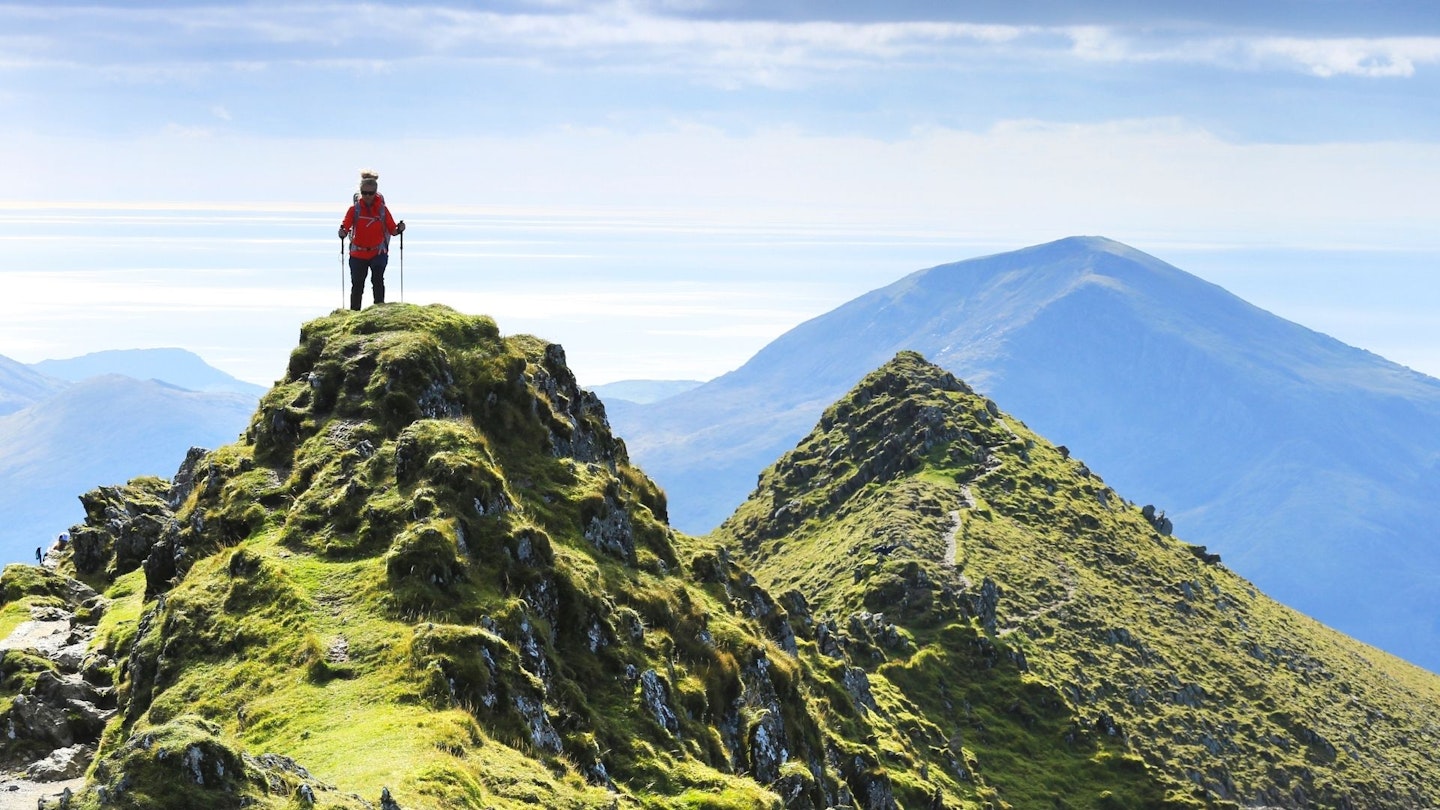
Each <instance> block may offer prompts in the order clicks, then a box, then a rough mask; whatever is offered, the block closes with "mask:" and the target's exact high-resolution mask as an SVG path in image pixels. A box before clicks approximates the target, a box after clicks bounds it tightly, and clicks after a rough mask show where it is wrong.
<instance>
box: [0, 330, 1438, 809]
mask: <svg viewBox="0 0 1440 810" xmlns="http://www.w3.org/2000/svg"><path fill="white" fill-rule="evenodd" d="M82 501H83V503H84V506H85V509H86V513H87V518H86V521H85V523H84V524H83V525H82V526H78V527H76V529H75V530H74V532H73V540H72V542H71V543H70V545H69V546H68V547H67V548H66V549H65V550H64V552H63V553H61V554H59V555H52V556H53V559H52V563H58V571H51V570H47V569H40V568H35V567H32V566H25V565H12V566H9V567H7V568H6V569H5V571H4V574H3V575H0V633H9V631H11V630H15V631H17V632H18V631H19V630H20V629H22V628H25V627H27V626H30V625H34V624H36V623H39V622H41V620H42V619H43V622H47V623H50V624H60V625H62V627H61V628H60V629H59V630H58V631H57V634H58V635H56V636H55V637H56V638H62V639H64V640H65V644H66V645H67V647H66V649H65V650H64V651H61V652H60V653H58V654H53V651H52V653H47V652H46V651H45V650H43V649H40V647H43V646H45V645H43V644H42V645H37V646H34V647H23V646H22V647H18V648H9V649H6V648H5V646H4V645H0V728H3V729H6V730H7V732H9V733H7V734H6V735H5V737H3V738H0V769H5V768H12V767H16V766H17V765H18V764H22V763H25V762H36V761H37V760H38V759H39V758H41V757H48V760H47V761H54V760H55V759H56V757H57V756H59V754H60V752H61V751H62V750H71V749H72V748H73V747H75V746H80V747H84V746H93V764H91V765H90V767H89V770H88V773H87V774H86V781H85V785H84V789H83V790H80V791H79V792H78V794H77V795H76V796H75V798H74V799H73V800H72V801H71V804H70V806H71V807H75V808H82V809H83V810H99V808H102V807H103V808H111V807H121V808H161V809H162V810H164V809H167V808H232V807H242V806H246V807H257V808H301V807H324V808H353V809H355V810H358V809H359V808H372V810H373V808H375V807H379V808H382V810H394V808H397V807H399V808H405V810H417V808H419V809H422V810H424V809H428V808H437V809H438V808H490V807H495V808H507V807H514V808H519V807H537V806H543V807H556V808H666V809H668V808H711V809H712V810H718V809H720V808H767V807H768V808H778V807H782V806H783V807H794V808H829V807H836V808H843V807H850V808H866V810H888V809H889V808H1004V807H1014V808H1028V807H1047V808H1048V807H1076V808H1090V807H1095V808H1102V807H1157V808H1164V807H1170V808H1183V807H1204V806H1210V807H1227V806H1234V805H1235V804H1236V803H1237V802H1242V801H1243V802H1253V801H1256V800H1259V801H1261V802H1262V803H1265V804H1270V805H1278V806H1287V807H1302V806H1327V807H1345V806H1378V805H1381V804H1383V805H1386V806H1399V807H1405V806H1415V807H1419V806H1423V804H1424V803H1425V802H1429V801H1433V799H1434V797H1435V796H1436V795H1437V791H1436V787H1435V785H1434V778H1435V777H1433V776H1432V775H1431V774H1433V773H1434V771H1435V762H1434V756H1435V755H1434V753H1433V751H1434V749H1435V745H1434V743H1435V741H1436V740H1435V735H1436V733H1437V729H1440V722H1437V714H1440V710H1437V708H1436V707H1437V706H1440V688H1437V686H1436V683H1435V678H1434V677H1433V676H1429V675H1426V674H1425V673H1423V672H1421V671H1419V670H1416V669H1414V668H1412V667H1408V666H1406V665H1403V664H1400V663H1398V662H1396V661H1395V660H1394V659H1390V658H1388V657H1386V656H1384V655H1382V654H1378V653H1375V652H1374V651H1373V650H1369V649H1368V648H1364V647H1363V646H1361V645H1358V644H1355V643H1354V642H1351V641H1349V640H1346V639H1342V638H1340V637H1338V636H1335V635H1334V634H1333V633H1328V632H1327V631H1324V630H1323V628H1317V627H1316V626H1314V625H1313V623H1310V622H1306V621H1304V620H1303V619H1301V618H1299V617H1297V616H1295V614H1293V613H1290V612H1288V611H1285V610H1283V609H1281V608H1279V607H1278V606H1275V605H1274V604H1273V603H1270V602H1269V601H1268V600H1265V599H1264V597H1261V596H1259V595H1258V594H1254V593H1253V592H1252V590H1251V589H1249V587H1248V586H1247V585H1246V584H1245V583H1244V582H1243V581H1241V580H1239V579H1238V578H1235V577H1233V576H1232V575H1230V574H1228V572H1226V571H1224V569H1223V568H1222V567H1220V566H1218V565H1215V564H1214V560H1213V559H1210V558H1208V557H1207V555H1205V554H1204V553H1203V552H1202V551H1200V550H1198V549H1194V548H1192V547H1189V546H1186V545H1185V544H1182V543H1180V542H1178V541H1175V540H1173V539H1169V538H1167V537H1164V536H1163V535H1162V534H1161V533H1160V532H1159V531H1158V529H1157V528H1156V527H1157V525H1158V526H1163V525H1164V523H1163V520H1162V519H1161V518H1160V517H1159V516H1153V515H1152V516H1151V517H1149V518H1147V517H1146V516H1144V515H1143V514H1142V513H1141V512H1140V510H1138V509H1136V508H1134V507H1133V506H1132V505H1129V504H1125V503H1124V502H1123V501H1121V500H1120V498H1119V496H1117V495H1114V493H1111V492H1110V491H1109V490H1108V489H1107V488H1105V487H1104V485H1103V483H1101V482H1099V481H1098V479H1097V478H1095V477H1094V475H1093V474H1091V473H1088V472H1082V471H1081V467H1080V465H1079V463H1078V462H1075V461H1073V460H1070V459H1066V458H1064V457H1063V454H1062V452H1061V451H1059V450H1057V449H1055V448H1053V447H1050V446H1049V445H1048V444H1046V443H1044V442H1043V440H1040V439H1039V438H1038V437H1034V436H1033V434H1030V433H1029V432H1028V430H1026V429H1025V428H1024V426H1023V425H1020V424H1019V423H1018V422H1015V421H1014V420H1011V419H1008V418H1007V417H1005V416H1004V415H1003V414H1002V413H1001V412H1000V411H999V409H998V408H997V407H996V406H995V405H994V404H993V403H990V402H988V401H986V400H984V399H982V398H979V397H976V396H975V395H974V394H973V393H971V392H970V391H969V389H968V388H967V387H966V386H965V385H964V384H963V383H960V382H959V381H958V380H956V379H955V378H954V377H953V376H950V375H948V374H946V373H944V372H941V371H940V370H939V369H936V368H935V367H933V366H930V365H929V364H927V363H925V362H924V361H922V360H921V359H920V358H919V357H918V356H916V355H911V354H904V355H901V356H899V357H897V358H896V359H895V360H894V361H893V362H892V363H890V364H887V365H886V366H885V367H883V368H882V369H881V370H879V371H877V372H875V373H874V374H872V375H871V376H870V377H868V378H867V379H866V382H865V383H864V384H862V385H861V386H860V387H859V388H858V389H856V391H855V392H853V393H852V394H850V395H848V396H847V397H845V398H843V399H842V400H841V401H840V402H839V403H837V404H836V405H835V406H834V407H833V408H832V409H830V410H829V411H827V414H826V416H825V418H824V419H823V420H822V421H821V424H820V426H819V427H817V429H816V432H815V433H814V434H812V436H811V437H809V438H807V440H806V441H805V442H803V443H802V444H801V445H800V446H799V447H798V448H797V449H796V450H795V451H794V453H792V454H791V455H790V456H787V458H786V460H785V461H784V462H782V463H781V464H779V465H777V466H776V467H775V468H774V469H773V470H771V471H769V472H767V473H766V476H765V477H764V478H762V482H761V487H760V489H759V490H758V491H757V494H756V497H755V498H753V499H752V500H751V501H750V502H748V503H747V504H746V505H745V507H744V508H742V509H741V510H740V511H738V512H737V513H736V515H735V516H734V517H733V518H732V520H731V521H730V522H728V523H727V524H726V526H725V528H724V529H723V530H722V531H720V532H717V533H716V534H714V535H713V536H710V537H706V538H694V537H687V536H685V535H683V534H679V533H676V532H675V531H673V530H672V529H671V528H670V527H669V525H668V523H667V517H666V513H667V503H666V499H665V496H664V493H663V492H661V491H660V490H659V489H658V488H657V487H656V486H655V485H654V483H653V482H651V481H650V479H648V478H647V477H646V476H645V475H644V474H643V473H642V472H641V471H640V470H638V469H637V468H635V467H634V466H632V465H631V463H630V461H629V457H628V453H627V451H626V448H625V445H624V443H623V442H622V441H621V440H619V439H618V438H616V437H615V436H614V435H613V434H612V433H611V431H610V428H609V425H608V423H607V420H606V414H605V409H604V407H603V405H602V404H601V403H600V401H599V400H598V399H597V398H595V397H594V396H593V395H591V394H589V393H588V392H585V391H583V390H581V389H580V388H579V387H578V386H577V385H576V383H575V379H574V377H573V375H572V374H571V373H570V371H569V369H568V368H567V367H566V365H565V360H564V353H563V351H562V350H561V349H560V347H558V346H555V345H552V344H547V343H545V342H544V341H541V340H538V339H535V338H533V337H528V336H512V337H502V336H500V334H499V331H498V329H497V327H496V325H495V323H494V322H493V321H492V320H490V319H488V318H484V317H474V316H466V315H462V314H459V313H456V312H454V311H453V310H450V309H448V308H445V307H441V306H431V307H416V306H410V305H403V304H402V305H387V306H382V307H376V308H372V309H370V310H366V311H364V312H361V313H349V312H338V313H336V314H334V315H332V316H330V317H327V318H321V319H318V320H315V321H311V322H310V323H307V324H305V325H304V327H303V328H302V330H301V335H300V343H299V346H298V347H297V348H296V349H295V351H294V352H293V353H292V355H291V358H290V362H289V366H288V368H287V370H286V374H285V376H284V378H283V379H282V380H281V381H280V382H279V383H277V385H276V386H275V387H274V388H272V389H271V390H270V391H269V392H268V393H267V394H266V395H265V396H264V398H263V399H262V400H261V403H260V406H259V409H258V410H257V411H256V413H255V415H254V417H253V418H252V420H251V422H250V426H249V428H248V430H247V431H246V433H245V435H244V436H243V437H242V439H241V441H239V442H238V443H235V444H231V445H228V446H225V447H221V448H219V449H217V450H215V451H212V452H201V451H196V452H192V453H191V454H190V456H189V457H188V458H187V459H186V462H185V464H184V465H183V466H182V468H181V469H180V470H179V471H178V472H177V474H176V475H175V476H174V478H173V480H164V479H159V478H142V479H135V480H132V481H131V482H129V483H128V484H126V485H123V486H115V487H102V488H99V489H96V490H93V491H91V492H89V493H87V494H86V495H85V496H83V498H82ZM1016 560H1024V561H1025V564H1024V565H1023V566H1022V565H1015V564H1013V563H1014V562H1015V561H1016ZM1222 600H1223V601H1224V603H1225V606H1224V607H1221V606H1220V603H1221V601H1222ZM1137 605H1138V607H1137ZM1242 621H1243V622H1244V623H1245V624H1247V625H1249V626H1250V627H1252V628H1254V629H1253V632H1251V631H1244V632H1242V631H1239V630H1236V629H1235V628H1237V627H1239V625H1240V623H1241V622H1242ZM32 629H33V628H32ZM1172 636H1173V638H1172ZM1222 642H1223V643H1222ZM1236 644H1238V645H1239V649H1240V651H1239V652H1238V653H1237V652H1235V650H1234V649H1233V648H1234V647H1235V645H1236ZM1192 648H1193V649H1192ZM1212 648H1213V649H1212ZM1242 655H1245V656H1249V657H1250V658H1251V659H1252V660H1253V661H1254V662H1255V663H1254V664H1253V665H1252V664H1248V663H1246V662H1244V661H1243V660H1240V658H1239V656H1242ZM1256 679H1259V682H1258V683H1257V682H1255V681H1256ZM1342 687H1343V690H1342ZM1242 698H1243V700H1242ZM1327 701H1328V703H1327ZM1347 701H1349V702H1348V703H1347ZM1317 707H1323V708H1324V709H1325V711H1328V712H1331V713H1333V718H1327V717H1324V716H1321V715H1320V714H1319V708H1317ZM1340 722H1346V723H1350V724H1351V728H1349V729H1342V728H1337V726H1336V723H1340ZM1347 733H1348V734H1349V735H1353V739H1352V738H1351V737H1349V736H1346V734H1347ZM1242 757H1243V758H1250V759H1253V760H1254V761H1255V764H1252V765H1245V764H1244V763H1242V762H1240V761H1238V760H1239V758H1242ZM1367 757H1368V759H1366V758H1367ZM1362 765H1363V768H1362ZM1362 771H1363V773H1362Z"/></svg>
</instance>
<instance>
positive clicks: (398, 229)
mask: <svg viewBox="0 0 1440 810" xmlns="http://www.w3.org/2000/svg"><path fill="white" fill-rule="evenodd" d="M404 232H405V220H403V219H402V220H400V221H399V222H397V223H395V233H404Z"/></svg>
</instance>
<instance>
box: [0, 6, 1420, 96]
mask: <svg viewBox="0 0 1440 810" xmlns="http://www.w3.org/2000/svg"><path fill="white" fill-rule="evenodd" d="M665 5H666V4H660V5H659V6H656V5H652V6H649V7H647V6H643V5H637V4H634V3H626V2H620V3H601V4H593V3H575V4H571V3H554V4H542V5H541V6H540V8H539V10H525V11H520V12H502V11H495V10H483V9H479V10H477V9H475V8H473V7H470V6H460V5H426V6H409V5H400V4H394V5H385V4H371V3H366V4H358V5H354V6H346V7H344V8H343V9H341V8H339V7H336V6H334V5H330V4H317V3H304V2H302V3H295V4H289V5H284V6H272V7H268V8H266V9H265V11H264V13H256V10H255V9H254V8H251V7H230V6H223V5H220V6H206V7H192V8H180V9H163V10H161V9H154V8H123V7H116V8H105V7H87V8H84V9H77V8H56V9H53V10H43V9H41V8H40V7H37V6H6V7H3V8H0V24H4V25H6V26H7V27H9V28H10V29H12V30H16V29H18V31H17V32H16V33H14V34H11V35H10V36H8V37H7V38H6V39H5V45H6V46H7V47H5V49H4V50H5V52H6V53H7V58H6V61H5V62H3V63H0V70H3V69H10V70H14V69H17V68H16V67H14V66H25V67H27V68H29V67H33V66H35V65H46V64H48V65H52V66H56V65H67V64H68V65H70V66H72V67H73V68H75V69H85V70H94V69H96V66H99V67H98V69H99V71H100V72H101V74H103V75H107V76H111V77H114V78H115V79H117V80H123V81H129V82H143V81H175V82H181V81H195V80H197V78H198V77H200V76H203V75H205V73H206V72H207V71H210V70H220V71H250V72H254V71H257V70H262V69H266V67H267V66H274V67H290V68H294V67H297V66H304V65H309V66H313V67H316V68H327V67H330V68H333V67H337V66H339V67H344V68H347V69H355V68H358V69H363V70H365V71H370V72H375V71H386V70H391V69H394V68H395V67H396V66H398V65H402V64H421V63H423V64H426V65H428V66H430V67H434V68H438V69H444V65H445V63H446V62H447V61H448V60H459V61H460V62H465V61H476V60H478V61H489V62H504V63H506V64H511V65H518V64H530V65H532V66H537V67H538V66H548V67H551V68H557V67H586V68H592V69H593V68H602V69H607V70H621V71H643V72H665V73H670V74H680V75H685V74H688V75H691V76H693V77H695V78H697V79H700V80H703V81H707V82H712V83H713V82H732V83H741V84H777V83H779V84H784V83H794V82H797V81H806V80H808V79H813V78H814V77H815V76H821V75H825V74H829V73H835V72H843V71H850V70H854V69H857V68H864V69H880V70H887V71H894V70H898V69H903V68H906V67H915V66H930V67H940V68H947V69H957V68H968V67H974V66H981V65H989V66H993V65H996V64H1004V63H1006V62H1007V61H1012V60H1013V62H1014V64H1015V65H1016V66H1017V67H1021V66H1026V65H1033V64H1034V63H1035V62H1036V61H1037V60H1042V59H1048V60H1055V59H1061V60H1064V59H1076V60H1080V61H1082V62H1111V63H1151V62H1183V63H1193V64H1205V65H1210V66H1212V67H1216V68H1220V69H1225V70H1236V69H1244V70H1256V69H1266V68H1279V69H1289V70H1301V71H1303V72H1306V73H1309V74H1312V75H1315V76H1319V77H1331V76H1342V75H1347V76H1361V77H1372V78H1385V77H1408V76H1412V75H1414V73H1415V72H1416V71H1417V69H1419V68H1420V67H1422V66H1429V65H1433V64H1436V63H1437V62H1440V37H1424V36H1415V37H1375V38H1359V37H1347V38H1323V37H1296V36H1277V35H1275V34H1273V33H1268V32H1260V33H1256V34H1253V35H1251V34H1245V35H1239V34H1235V33H1233V32H1227V31H1225V30H1223V29H1220V30H1216V29H1211V28H1206V29H1197V28H1188V27H1183V26H1171V27H1168V28H1167V27H1165V26H1146V27H1139V26H1135V27H1127V26H1116V25H1104V26H1102V25H1074V26H1037V25H1010V24H977V23H970V22H965V21H963V20H962V21H956V20H948V19H935V20H928V21H926V20H921V21H910V20H904V21H900V20H895V21H877V22H848V21H833V20H823V19H811V20H799V21H779V20H767V19H710V18H699V17H687V16H682V15H677V14H675V13H673V12H672V11H671V10H670V9H668V8H666V7H665ZM670 5H673V4H670ZM941 13H949V12H946V11H944V10H941ZM207 41H208V42H211V43H213V44H214V45H215V46H216V47H215V48H213V49H206V48H204V47H203V44H204V43H205V42H207ZM182 43H183V47H181V44H182ZM208 50H214V51H215V52H216V53H217V54H218V55H217V56H215V57H214V58H213V59H205V60H204V61H197V57H196V56H195V54H196V53H204V52H207V51H208ZM237 53H238V54H243V55H241V56H237ZM997 60H998V62H997Z"/></svg>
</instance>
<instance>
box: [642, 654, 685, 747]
mask: <svg viewBox="0 0 1440 810" xmlns="http://www.w3.org/2000/svg"><path fill="white" fill-rule="evenodd" d="M640 703H641V705H643V706H644V707H645V710H646V711H648V712H649V713H650V716H651V717H653V718H655V722H657V723H659V724H660V727H661V728H663V729H665V730H666V731H668V732H670V734H671V735H673V736H675V737H677V738H678V737H679V736H680V718H679V717H677V716H676V715H675V710H674V709H672V708H670V687H669V685H668V684H666V683H665V681H664V680H663V679H661V677H660V675H659V674H658V673H657V672H655V670H653V669H647V670H645V671H644V672H642V673H641V674H640Z"/></svg>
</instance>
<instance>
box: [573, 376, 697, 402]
mask: <svg viewBox="0 0 1440 810" xmlns="http://www.w3.org/2000/svg"><path fill="white" fill-rule="evenodd" d="M704 384H705V383H704V382H702V381H700V380H620V381H619V382H613V383H605V384H604V385H592V386H589V388H590V390H591V391H594V392H595V395H596V396H598V397H600V398H601V399H603V400H605V402H606V403H611V402H617V401H624V402H634V403H637V404H640V405H646V404H649V403H651V402H658V401H660V400H662V399H667V398H669V397H673V396H675V395H676V394H683V393H685V392H686V391H689V390H691V389H692V388H699V387H700V386H702V385H704Z"/></svg>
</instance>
